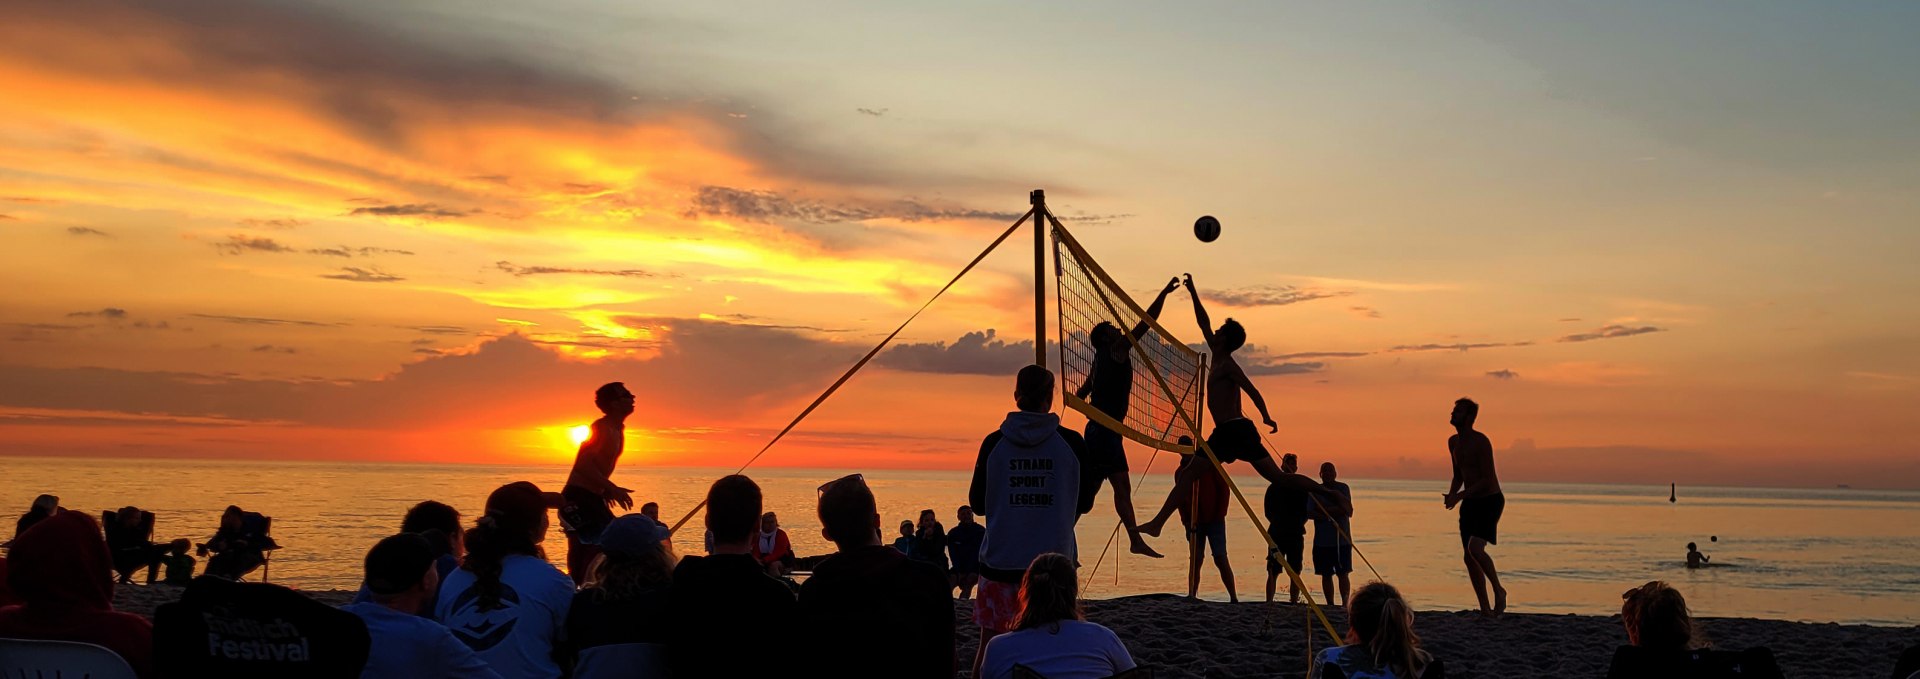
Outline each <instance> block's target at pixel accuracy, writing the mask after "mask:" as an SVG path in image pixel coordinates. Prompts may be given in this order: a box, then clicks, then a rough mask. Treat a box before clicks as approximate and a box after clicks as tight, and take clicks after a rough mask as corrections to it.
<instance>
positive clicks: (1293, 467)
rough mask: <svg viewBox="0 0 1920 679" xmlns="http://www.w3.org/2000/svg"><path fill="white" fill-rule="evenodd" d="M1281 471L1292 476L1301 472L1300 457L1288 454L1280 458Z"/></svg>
mask: <svg viewBox="0 0 1920 679" xmlns="http://www.w3.org/2000/svg"><path fill="white" fill-rule="evenodd" d="M1280 471H1283V472H1286V473H1288V474H1292V473H1294V472H1298V471H1300V456H1299V455H1295V454H1293V453H1287V454H1285V455H1281V456H1280Z"/></svg>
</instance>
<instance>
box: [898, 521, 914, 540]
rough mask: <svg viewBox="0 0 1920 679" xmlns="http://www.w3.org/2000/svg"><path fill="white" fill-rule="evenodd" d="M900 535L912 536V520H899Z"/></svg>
mask: <svg viewBox="0 0 1920 679" xmlns="http://www.w3.org/2000/svg"><path fill="white" fill-rule="evenodd" d="M900 535H901V536H903V537H913V522H912V521H901V522H900Z"/></svg>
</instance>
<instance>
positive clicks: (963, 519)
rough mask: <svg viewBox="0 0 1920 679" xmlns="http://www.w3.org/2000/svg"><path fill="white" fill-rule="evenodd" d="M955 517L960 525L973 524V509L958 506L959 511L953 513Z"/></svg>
mask: <svg viewBox="0 0 1920 679" xmlns="http://www.w3.org/2000/svg"><path fill="white" fill-rule="evenodd" d="M955 516H957V517H958V518H959V520H960V523H973V508H972V507H969V506H967V505H960V509H959V510H957V511H956V512H955Z"/></svg>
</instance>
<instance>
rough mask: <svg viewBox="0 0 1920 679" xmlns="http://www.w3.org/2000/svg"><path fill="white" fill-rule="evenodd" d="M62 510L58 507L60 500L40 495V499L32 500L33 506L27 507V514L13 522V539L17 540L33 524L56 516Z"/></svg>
mask: <svg viewBox="0 0 1920 679" xmlns="http://www.w3.org/2000/svg"><path fill="white" fill-rule="evenodd" d="M63 509H64V508H63V507H61V506H60V498H57V497H54V496H52V495H41V496H40V497H36V498H34V499H33V505H32V506H30V507H27V513H25V514H21V515H20V520H19V521H15V522H14V524H13V537H15V538H19V537H20V534H21V533H25V532H27V529H28V528H32V527H33V524H36V523H39V522H41V521H42V520H44V519H46V518H47V517H49V516H53V515H55V514H58V513H60V512H61V511H63Z"/></svg>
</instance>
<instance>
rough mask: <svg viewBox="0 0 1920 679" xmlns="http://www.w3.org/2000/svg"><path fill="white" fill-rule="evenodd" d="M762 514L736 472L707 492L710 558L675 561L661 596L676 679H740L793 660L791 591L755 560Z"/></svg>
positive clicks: (755, 493)
mask: <svg viewBox="0 0 1920 679" xmlns="http://www.w3.org/2000/svg"><path fill="white" fill-rule="evenodd" d="M760 511H761V498H760V486H759V485H758V484H755V483H754V482H753V479H750V478H747V477H745V476H741V475H739V474H735V475H732V476H727V477H724V478H721V479H720V480H718V481H715V482H713V486H712V487H710V488H708V489H707V528H708V529H710V530H712V531H713V553H712V554H711V555H709V556H689V557H686V558H684V559H681V560H680V565H679V566H676V567H675V568H674V569H673V586H672V588H671V589H669V590H668V595H667V600H668V606H669V609H670V610H671V611H672V613H671V614H670V615H669V616H668V619H669V620H672V621H673V630H672V636H671V643H670V645H669V648H668V653H667V659H668V662H669V663H670V664H671V665H672V667H673V669H674V674H675V676H682V677H718V676H743V675H746V674H750V673H758V672H763V671H765V670H766V668H765V667H761V666H760V663H761V662H762V661H773V662H777V663H782V664H784V663H786V662H787V661H788V660H789V659H791V658H792V653H793V650H792V642H791V639H792V638H793V635H794V601H793V590H792V589H790V588H788V587H787V585H786V583H784V582H781V581H779V580H775V579H773V578H772V577H769V576H768V575H767V571H766V569H765V568H762V567H761V566H760V562H759V561H758V560H756V559H754V558H753V539H754V533H755V529H756V527H757V526H758V525H759V523H760ZM748 648H751V649H752V651H751V652H750V653H748V652H745V651H746V650H747V649H748Z"/></svg>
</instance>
